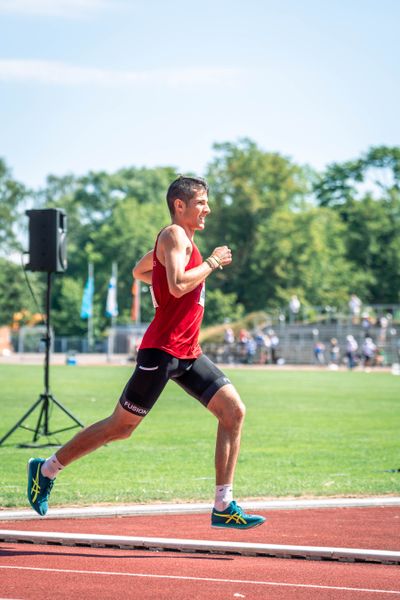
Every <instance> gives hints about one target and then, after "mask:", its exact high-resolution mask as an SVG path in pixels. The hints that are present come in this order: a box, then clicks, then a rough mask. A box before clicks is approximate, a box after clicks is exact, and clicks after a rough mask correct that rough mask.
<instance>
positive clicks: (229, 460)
mask: <svg viewBox="0 0 400 600" xmlns="http://www.w3.org/2000/svg"><path fill="white" fill-rule="evenodd" d="M208 408H209V409H210V411H211V412H212V413H213V414H214V415H215V416H216V417H217V419H218V432H217V441H216V446H215V481H216V486H215V502H214V509H213V511H212V514H211V525H212V527H229V528H233V529H250V528H252V527H257V526H258V525H262V523H264V521H265V518H264V517H261V516H259V515H248V514H246V513H245V512H244V510H243V509H242V508H241V507H240V506H238V505H237V504H236V502H234V501H233V479H234V476H235V469H236V463H237V459H238V456H239V450H240V438H241V433H242V426H243V421H244V417H245V412H246V409H245V406H244V404H243V402H242V401H241V399H240V397H239V394H238V393H237V391H236V389H235V388H234V386H233V385H231V384H228V385H224V386H223V387H222V388H220V389H219V390H218V392H216V394H215V395H214V396H213V397H212V399H211V401H210V403H209V405H208Z"/></svg>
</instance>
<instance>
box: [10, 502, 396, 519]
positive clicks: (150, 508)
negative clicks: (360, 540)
mask: <svg viewBox="0 0 400 600" xmlns="http://www.w3.org/2000/svg"><path fill="white" fill-rule="evenodd" d="M240 506H242V507H243V508H245V509H248V510H292V509H293V510H298V509H310V508H371V507H372V508H381V507H386V506H400V497H394V496H383V497H374V498H314V499H308V500H306V499H290V500H269V501H265V500H249V501H243V502H240ZM211 509H212V504H208V503H204V502H197V503H183V504H167V503H165V504H135V505H123V506H119V505H114V506H89V507H80V508H74V507H70V508H68V507H65V508H51V509H50V511H49V512H48V514H47V515H46V520H47V519H61V518H64V517H67V518H80V517H88V518H90V517H108V516H115V515H117V516H122V515H123V516H135V515H165V514H176V515H183V514H203V513H208V512H211ZM42 518H43V517H40V516H39V515H38V514H36V513H35V511H33V510H32V509H22V510H0V521H16V520H25V519H39V520H40V519H42Z"/></svg>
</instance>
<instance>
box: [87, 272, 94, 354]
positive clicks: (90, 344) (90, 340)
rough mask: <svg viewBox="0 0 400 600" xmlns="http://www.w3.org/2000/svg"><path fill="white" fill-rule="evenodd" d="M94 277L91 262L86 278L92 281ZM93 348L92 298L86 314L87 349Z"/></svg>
mask: <svg viewBox="0 0 400 600" xmlns="http://www.w3.org/2000/svg"><path fill="white" fill-rule="evenodd" d="M93 277H94V268H93V263H91V262H90V263H89V264H88V279H89V281H92V280H93ZM92 349H93V298H92V305H91V307H90V311H89V316H88V350H89V352H90V350H92Z"/></svg>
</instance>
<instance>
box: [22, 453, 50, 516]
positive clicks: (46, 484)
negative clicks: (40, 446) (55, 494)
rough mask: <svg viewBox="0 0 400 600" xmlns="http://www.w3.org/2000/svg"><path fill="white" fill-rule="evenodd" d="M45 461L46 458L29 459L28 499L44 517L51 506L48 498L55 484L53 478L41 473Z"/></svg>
mask: <svg viewBox="0 0 400 600" xmlns="http://www.w3.org/2000/svg"><path fill="white" fill-rule="evenodd" d="M44 462H45V459H44V458H31V459H30V460H29V461H28V500H29V504H30V505H31V506H32V508H33V509H34V510H36V512H37V513H38V514H39V515H40V516H41V517H44V515H45V514H46V513H47V509H48V508H49V505H48V499H49V496H50V492H51V489H52V487H53V484H54V480H53V479H49V478H48V477H45V476H44V475H42V473H41V468H42V464H43V463H44Z"/></svg>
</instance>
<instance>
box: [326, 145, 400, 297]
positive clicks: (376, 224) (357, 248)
mask: <svg viewBox="0 0 400 600" xmlns="http://www.w3.org/2000/svg"><path fill="white" fill-rule="evenodd" d="M315 193H316V197H317V199H318V201H319V204H320V205H321V206H326V207H330V208H332V209H333V210H334V211H335V213H336V214H338V215H339V217H340V219H341V220H342V222H343V223H344V224H345V225H346V230H345V234H344V240H345V246H346V257H347V260H348V262H349V263H350V264H351V265H352V272H353V273H354V275H355V277H354V278H353V279H352V281H351V284H350V286H351V291H352V292H355V293H357V294H358V295H359V296H361V297H362V298H363V300H364V301H365V302H371V303H381V302H387V303H397V302H399V300H400V273H399V268H398V265H399V262H400V148H399V147H386V146H377V147H372V148H370V149H369V150H368V151H367V152H366V153H365V154H364V155H362V156H361V158H360V159H358V160H355V161H348V162H345V163H341V164H337V163H335V164H332V165H330V166H329V167H328V168H327V169H326V171H325V172H324V173H322V174H321V175H320V177H319V178H318V180H317V182H316V183H315Z"/></svg>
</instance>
